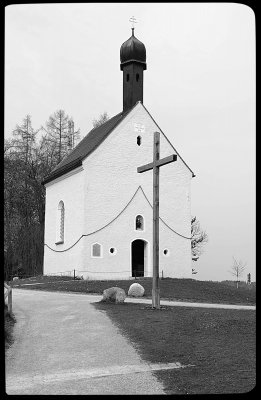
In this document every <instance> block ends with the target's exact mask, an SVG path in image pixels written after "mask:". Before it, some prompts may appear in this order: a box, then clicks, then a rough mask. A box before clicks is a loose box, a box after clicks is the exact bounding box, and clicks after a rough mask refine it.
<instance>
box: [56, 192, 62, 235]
mask: <svg viewBox="0 0 261 400" xmlns="http://www.w3.org/2000/svg"><path fill="white" fill-rule="evenodd" d="M63 242H64V202H63V201H62V200H61V201H60V203H59V204H58V210H57V228H56V243H63Z"/></svg>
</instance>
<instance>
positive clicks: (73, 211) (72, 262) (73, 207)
mask: <svg viewBox="0 0 261 400" xmlns="http://www.w3.org/2000/svg"><path fill="white" fill-rule="evenodd" d="M76 171H77V172H76ZM83 178H84V174H83V169H82V168H78V169H77V170H74V171H72V173H71V174H70V173H69V174H67V175H66V177H65V176H64V177H60V178H57V179H56V180H54V181H52V182H50V183H48V184H47V185H46V201H45V239H44V240H45V241H44V243H45V244H47V245H48V246H49V247H51V248H52V249H53V250H56V251H61V250H64V249H67V248H68V247H70V246H71V245H72V244H74V242H75V241H76V240H77V239H78V238H79V237H80V236H81V235H82V232H83V231H84V226H83V187H84V185H83ZM61 200H62V201H63V202H64V208H65V219H64V243H63V244H57V245H56V244H55V242H56V214H57V208H58V204H59V202H60V201H61ZM81 246H82V242H81V241H80V242H79V244H78V246H77V247H73V248H72V249H71V250H70V251H66V252H61V253H59V252H54V251H51V250H50V249H49V248H48V247H47V246H45V249H44V274H45V275H48V274H50V273H56V272H62V271H69V270H73V269H74V268H77V267H78V266H79V265H81Z"/></svg>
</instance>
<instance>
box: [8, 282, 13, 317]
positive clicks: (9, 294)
mask: <svg viewBox="0 0 261 400" xmlns="http://www.w3.org/2000/svg"><path fill="white" fill-rule="evenodd" d="M8 291H9V293H8V312H9V314H12V288H10V289H8Z"/></svg>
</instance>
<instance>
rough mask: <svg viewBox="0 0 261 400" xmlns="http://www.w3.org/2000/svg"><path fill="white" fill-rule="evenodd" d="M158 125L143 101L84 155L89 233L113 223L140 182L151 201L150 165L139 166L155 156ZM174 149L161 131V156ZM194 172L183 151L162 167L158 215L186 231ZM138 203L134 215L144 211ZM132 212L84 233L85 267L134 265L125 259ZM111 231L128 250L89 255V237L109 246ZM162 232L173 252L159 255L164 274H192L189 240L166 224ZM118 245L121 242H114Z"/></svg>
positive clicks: (187, 229)
mask: <svg viewBox="0 0 261 400" xmlns="http://www.w3.org/2000/svg"><path fill="white" fill-rule="evenodd" d="M134 123H138V124H142V125H144V126H145V132H143V133H137V132H135V131H134ZM155 130H157V131H158V130H159V128H158V127H157V125H156V124H155V123H154V122H153V120H152V119H151V117H150V116H149V115H148V113H147V112H146V110H145V109H144V107H143V106H142V105H141V104H138V105H137V106H136V107H135V109H134V110H132V111H131V112H130V114H129V115H128V116H127V117H126V118H125V119H124V121H123V122H122V123H120V124H119V125H118V127H116V129H115V130H114V131H113V132H112V133H111V134H110V135H109V136H108V138H107V139H106V140H105V141H104V142H103V143H102V144H101V145H100V146H99V147H98V149H96V150H95V151H94V152H93V153H92V154H91V155H90V156H88V157H87V158H86V159H85V160H84V162H83V167H84V174H85V184H84V196H85V200H84V207H85V208H84V223H85V232H86V233H90V232H94V231H96V230H98V229H100V228H101V227H103V226H105V225H106V224H107V223H109V222H110V221H111V220H112V219H113V218H114V217H115V216H116V215H118V214H119V213H120V212H121V210H122V209H123V208H124V207H125V206H126V204H127V203H128V201H129V200H130V198H131V197H132V195H133V194H134V193H135V191H136V190H137V188H138V187H139V186H140V185H141V186H142V188H143V189H144V191H145V193H146V195H147V197H148V199H149V201H150V202H151V204H152V171H148V172H145V173H143V174H138V173H137V167H138V166H140V165H143V164H146V163H149V162H151V161H152V157H153V133H154V131H155ZM138 135H140V136H141V137H142V144H141V146H137V141H136V138H137V136H138ZM170 154H175V151H174V150H173V148H172V146H171V145H170V144H169V142H168V141H167V140H166V139H165V137H164V135H163V134H161V145H160V156H161V158H163V157H166V156H168V155H170ZM191 176H192V175H191V171H189V169H188V168H187V167H186V166H185V165H184V163H183V161H182V160H181V159H180V158H179V157H178V159H177V161H176V162H174V163H171V164H168V165H166V166H163V167H161V168H160V216H161V217H162V218H163V219H164V221H165V222H166V223H167V224H168V225H169V226H170V227H172V228H173V229H174V230H175V231H177V232H179V233H180V234H182V235H184V236H187V237H189V236H190V217H191V215H190V180H191ZM140 207H141V205H140ZM140 207H139V206H138V205H137V207H136V208H135V210H134V214H135V215H137V214H139V213H141V214H142V213H143V212H144V213H145V211H144V210H142V211H140ZM150 211H151V210H150ZM134 214H133V215H134ZM133 215H129V211H127V210H126V212H125V214H124V217H123V218H125V219H126V220H124V221H125V222H124V224H123V222H120V221H119V220H118V222H115V223H114V225H111V226H110V230H107V229H106V230H104V231H103V232H102V231H101V232H100V233H97V234H95V235H92V236H91V237H89V238H85V239H84V243H85V244H84V246H83V252H84V260H83V269H85V268H86V269H87V267H86V266H87V264H88V266H90V265H95V266H96V267H97V270H100V271H104V272H105V270H106V268H107V266H108V269H107V271H109V270H110V269H112V268H111V267H112V266H113V267H115V268H119V271H120V269H121V270H124V271H127V270H128V269H129V270H130V265H128V266H127V265H126V263H127V262H128V260H129V253H130V241H131V240H132V237H131V236H130V234H129V231H130V224H132V222H130V221H132V218H134V217H133ZM151 220H152V214H151V215H150V216H149V215H146V225H147V228H148V232H147V233H146V234H147V235H149V236H150V240H149V238H148V237H146V238H147V240H149V242H150V252H151V254H150V256H151V257H152V225H149V224H150V222H149V221H151ZM113 227H115V230H114V228H113ZM149 229H150V230H149ZM166 230H167V231H168V232H166ZM105 232H106V233H105ZM144 234H145V233H144ZM108 235H109V238H110V239H112V238H113V241H114V243H117V244H118V247H120V248H121V249H124V252H122V251H123V250H121V252H118V253H117V255H116V256H110V255H109V258H107V256H106V258H105V256H104V258H103V260H97V259H95V260H93V259H90V244H91V242H95V241H99V242H100V243H101V244H104V246H105V247H106V246H107V247H108V246H109V243H108V240H107V239H108ZM160 237H161V239H160V240H163V242H164V243H162V246H163V247H164V248H165V247H168V248H170V247H171V248H172V250H171V251H170V256H169V257H165V256H162V255H161V256H160V262H161V263H163V264H164V269H165V274H166V275H165V274H164V276H173V277H174V276H175V277H181V276H191V256H190V241H189V240H188V239H184V238H180V237H179V236H177V235H175V234H174V233H173V232H171V231H170V230H169V229H167V228H166V227H165V226H164V225H163V224H162V226H161V229H160ZM98 238H99V239H98ZM89 239H91V241H89ZM173 246H174V247H173ZM115 247H117V246H116V245H115ZM104 254H105V253H104ZM114 260H115V261H114ZM126 260H127V261H126ZM108 263H109V264H108ZM125 265H126V267H125ZM123 267H124V268H123ZM88 268H89V267H88ZM89 270H91V269H89ZM112 270H114V269H112ZM151 271H152V270H151ZM97 274H98V273H97ZM126 274H127V272H126ZM119 275H120V273H118V274H117V276H119ZM97 276H98V275H97ZM124 276H127V275H124Z"/></svg>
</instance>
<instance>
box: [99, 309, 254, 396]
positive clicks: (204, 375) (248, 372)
mask: <svg viewBox="0 0 261 400" xmlns="http://www.w3.org/2000/svg"><path fill="white" fill-rule="evenodd" d="M94 305H95V307H96V308H97V309H98V310H101V311H103V312H106V313H107V315H108V316H109V317H110V319H111V320H112V321H113V323H114V324H115V325H117V326H118V328H119V329H120V331H121V332H122V333H123V334H124V335H126V336H127V337H128V338H129V339H130V341H131V342H132V344H133V345H134V347H135V348H136V349H137V350H138V352H139V353H140V355H141V357H142V359H143V360H145V361H148V362H152V363H168V362H180V363H181V364H182V365H188V364H192V365H195V366H193V367H187V368H182V369H173V370H165V371H164V370H162V371H157V372H154V373H155V374H156V376H157V378H158V379H159V380H160V381H162V383H163V385H164V388H165V391H166V394H214V393H219V394H224V393H246V392H249V391H250V390H252V389H253V388H254V386H255V353H256V349H255V337H256V336H255V311H249V310H247V311H246V310H224V309H202V308H189V307H169V306H168V307H162V309H160V310H155V309H154V310H153V309H152V308H151V306H146V305H145V304H127V303H123V304H117V305H115V304H109V303H94Z"/></svg>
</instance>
